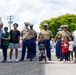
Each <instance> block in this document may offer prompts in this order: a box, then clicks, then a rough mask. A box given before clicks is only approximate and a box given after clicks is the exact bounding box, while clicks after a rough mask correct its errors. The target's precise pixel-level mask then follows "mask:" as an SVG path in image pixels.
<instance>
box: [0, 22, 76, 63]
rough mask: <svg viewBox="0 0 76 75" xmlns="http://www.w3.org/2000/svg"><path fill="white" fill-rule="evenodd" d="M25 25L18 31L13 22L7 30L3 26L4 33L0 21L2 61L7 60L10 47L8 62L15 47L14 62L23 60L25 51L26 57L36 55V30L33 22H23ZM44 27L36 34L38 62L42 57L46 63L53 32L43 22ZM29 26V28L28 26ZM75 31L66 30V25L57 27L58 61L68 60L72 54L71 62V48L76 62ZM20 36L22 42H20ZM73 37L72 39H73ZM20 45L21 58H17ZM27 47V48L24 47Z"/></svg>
mask: <svg viewBox="0 0 76 75" xmlns="http://www.w3.org/2000/svg"><path fill="white" fill-rule="evenodd" d="M24 25H25V27H24V28H23V30H22V31H21V32H20V31H19V30H18V29H17V28H18V24H17V23H14V24H13V29H12V30H11V31H10V32H8V27H4V33H3V31H2V27H3V23H2V22H0V48H2V51H3V58H4V59H3V61H2V62H7V49H8V48H10V60H8V62H12V54H13V50H14V49H15V58H16V60H15V61H16V62H18V61H24V58H25V55H26V52H27V58H26V59H29V60H30V61H32V60H33V59H34V58H35V57H36V41H37V32H36V31H35V30H34V29H33V24H30V23H29V22H25V23H24ZM43 25H44V29H43V30H41V31H40V32H39V35H38V50H39V63H40V61H41V60H43V58H45V62H46V63H47V60H46V58H48V60H49V61H51V60H52V59H51V44H50V41H51V38H53V34H52V32H51V31H50V30H48V24H47V23H46V24H43ZM29 27H30V28H29ZM75 35H76V31H74V32H73V33H72V34H71V33H70V32H69V31H68V25H61V26H60V28H59V29H58V32H57V35H56V36H55V41H56V56H57V58H58V59H60V61H63V59H65V62H66V61H68V60H69V61H70V55H71V56H72V62H73V50H74V52H75V60H74V62H76V43H75V42H76V38H75V37H76V36H75ZM20 37H21V38H22V43H21V44H20ZM72 38H74V41H73V39H72ZM19 47H22V54H21V59H20V60H18V59H17V58H18V48H19ZM26 48H27V49H26Z"/></svg>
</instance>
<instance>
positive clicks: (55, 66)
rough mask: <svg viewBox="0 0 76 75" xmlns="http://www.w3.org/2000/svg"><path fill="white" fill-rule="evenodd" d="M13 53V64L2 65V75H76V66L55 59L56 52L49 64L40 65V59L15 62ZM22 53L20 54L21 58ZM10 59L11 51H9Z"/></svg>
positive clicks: (0, 69) (0, 67)
mask: <svg viewBox="0 0 76 75" xmlns="http://www.w3.org/2000/svg"><path fill="white" fill-rule="evenodd" d="M14 55H15V54H14V53H13V62H12V63H0V75H75V74H76V64H70V63H66V64H62V63H61V62H60V61H59V60H57V59H56V57H55V52H52V61H48V64H45V63H44V62H42V64H38V57H36V58H35V59H34V60H33V61H29V60H26V59H25V61H24V62H18V63H16V62H14V60H15V57H14ZM20 57H21V52H19V57H18V59H20ZM8 59H9V51H8ZM1 60H2V52H1V51H0V61H1Z"/></svg>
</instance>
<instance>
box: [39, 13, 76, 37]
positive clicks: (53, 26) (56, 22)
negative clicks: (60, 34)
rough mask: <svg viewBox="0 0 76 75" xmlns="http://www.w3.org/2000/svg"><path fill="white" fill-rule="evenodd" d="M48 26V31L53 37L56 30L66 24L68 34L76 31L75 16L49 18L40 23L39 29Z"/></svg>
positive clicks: (66, 15)
mask: <svg viewBox="0 0 76 75" xmlns="http://www.w3.org/2000/svg"><path fill="white" fill-rule="evenodd" d="M44 23H48V24H49V30H51V31H52V33H53V35H54V36H55V35H56V33H57V30H58V28H59V27H60V26H61V25H64V24H68V29H69V31H70V32H72V31H74V30H76V15H74V14H65V15H62V16H59V17H56V18H51V19H49V20H44V21H42V22H41V23H40V29H43V24H44Z"/></svg>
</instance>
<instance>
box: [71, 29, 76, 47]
mask: <svg viewBox="0 0 76 75" xmlns="http://www.w3.org/2000/svg"><path fill="white" fill-rule="evenodd" d="M72 36H73V37H74V46H76V30H75V31H74V32H73V35H72Z"/></svg>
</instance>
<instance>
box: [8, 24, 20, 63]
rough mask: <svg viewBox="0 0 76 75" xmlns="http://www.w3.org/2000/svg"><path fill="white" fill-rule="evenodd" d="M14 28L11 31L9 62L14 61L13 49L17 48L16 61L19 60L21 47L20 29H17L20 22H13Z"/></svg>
mask: <svg viewBox="0 0 76 75" xmlns="http://www.w3.org/2000/svg"><path fill="white" fill-rule="evenodd" d="M13 27H14V29H13V30H11V31H10V35H11V39H10V49H11V51H10V60H9V62H12V54H13V50H14V49H15V59H16V60H15V61H16V62H18V61H19V60H18V59H17V58H18V48H19V41H20V31H19V30H17V28H18V24H17V23H14V24H13Z"/></svg>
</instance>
